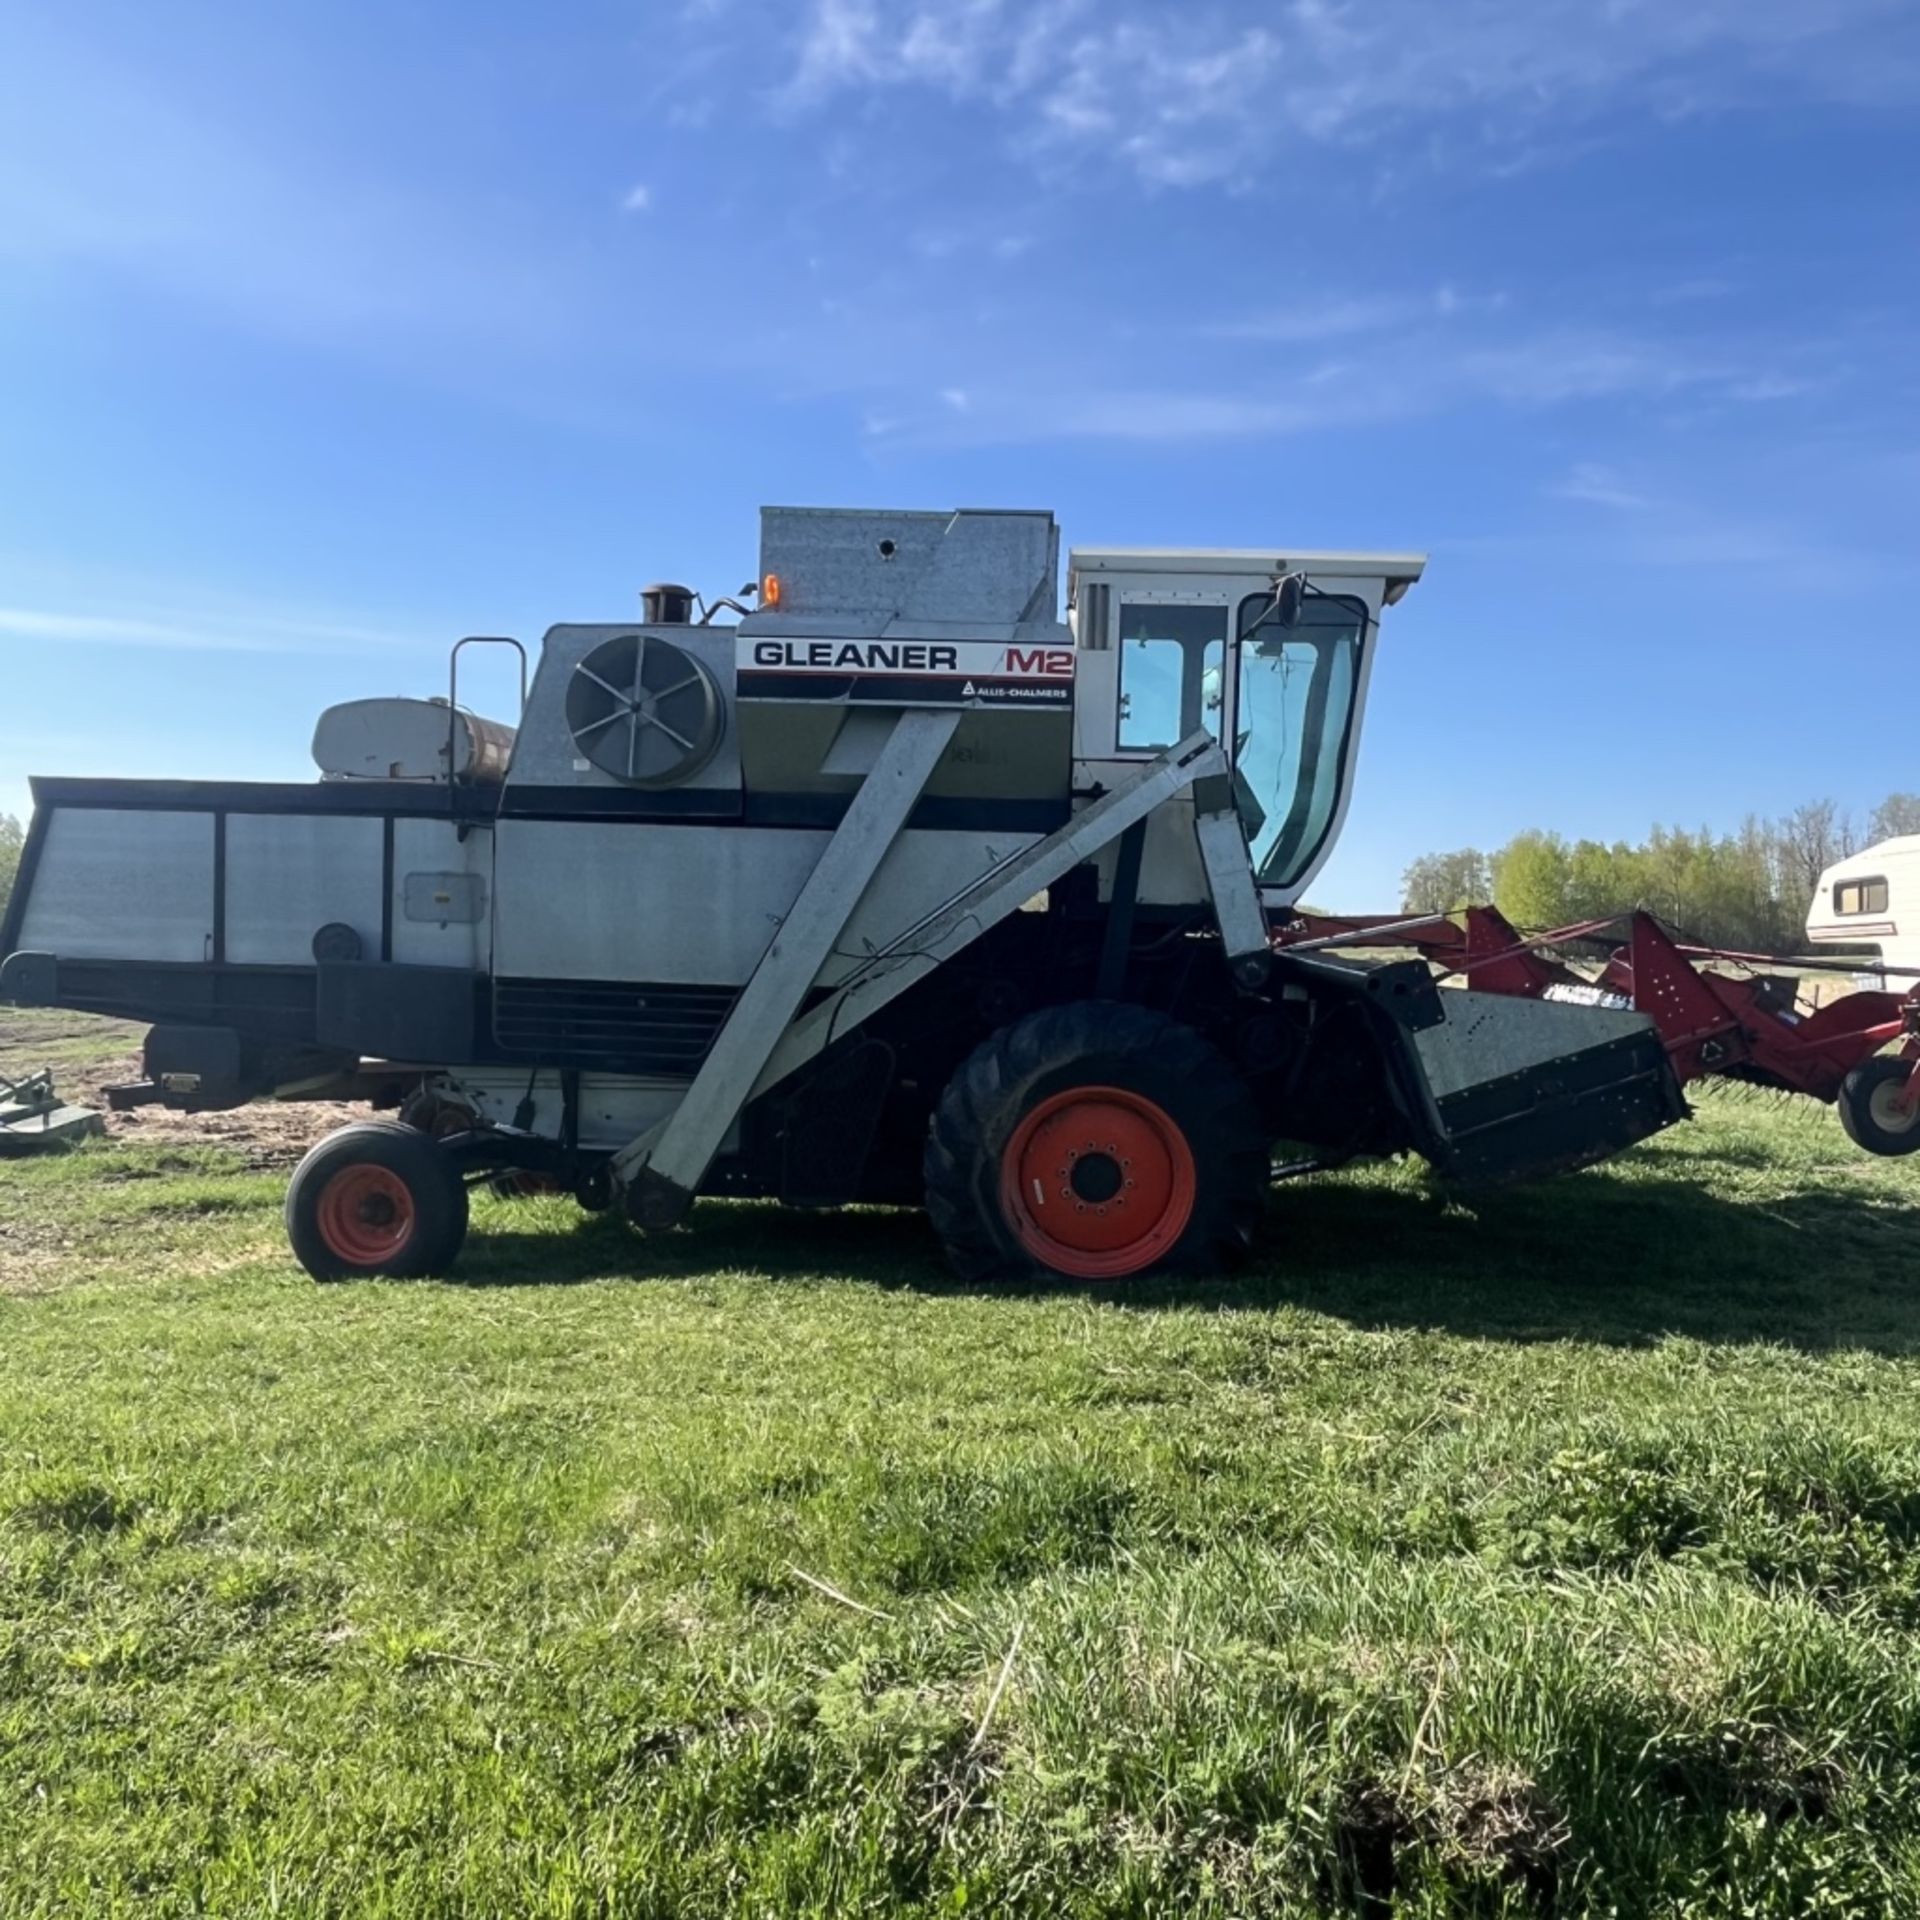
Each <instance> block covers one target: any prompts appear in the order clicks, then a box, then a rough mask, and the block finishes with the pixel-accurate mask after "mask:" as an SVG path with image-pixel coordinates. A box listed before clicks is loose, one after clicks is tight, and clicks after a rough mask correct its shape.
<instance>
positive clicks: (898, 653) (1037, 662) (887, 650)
mask: <svg viewBox="0 0 1920 1920" xmlns="http://www.w3.org/2000/svg"><path fill="white" fill-rule="evenodd" d="M996 656H997V657H996ZM753 664H754V665H755V666H756V667H768V668H774V669H779V668H786V669H787V670H788V671H792V670H794V669H795V668H799V669H802V670H811V671H813V672H829V673H970V674H978V675H981V676H984V677H992V676H994V675H1005V676H1007V677H1008V678H1018V679H1031V678H1042V679H1052V680H1071V679H1072V678H1073V649H1072V648H1071V647H993V646H988V645H984V644H982V643H980V642H978V641H973V642H969V643H967V644H966V645H964V646H941V645H939V644H937V643H935V642H932V641H925V640H756V641H755V642H754V643H753Z"/></svg>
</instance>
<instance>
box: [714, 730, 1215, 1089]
mask: <svg viewBox="0 0 1920 1920" xmlns="http://www.w3.org/2000/svg"><path fill="white" fill-rule="evenodd" d="M1225 769H1226V757H1225V755H1224V754H1223V753H1222V752H1221V750H1220V747H1219V743H1218V742H1217V741H1215V739H1214V738H1213V736H1212V735H1211V734H1210V733H1206V732H1204V731H1202V732H1198V733H1195V734H1192V735H1190V736H1189V737H1188V738H1187V739H1185V740H1183V741H1182V742H1181V743H1180V744H1179V745H1178V746H1177V747H1172V748H1169V749H1168V751H1167V752H1165V753H1163V754H1161V755H1160V757H1159V758H1158V759H1157V760H1152V761H1149V762H1148V763H1147V765H1146V766H1144V767H1142V768H1141V769H1140V771H1139V772H1138V773H1136V774H1134V775H1133V776H1132V777H1131V778H1130V779H1127V780H1123V781H1122V782H1121V783H1120V784H1119V785H1118V786H1116V787H1112V788H1110V789H1109V790H1108V791H1107V792H1106V793H1105V794H1103V795H1102V796H1101V797H1100V798H1099V799H1098V800H1096V801H1094V802H1093V804H1092V805H1091V806H1088V807H1086V808H1083V809H1082V810H1081V811H1080V812H1079V813H1077V814H1075V815H1074V816H1073V818H1072V819H1071V820H1069V821H1068V822H1067V824H1066V825H1065V826H1064V827H1061V828H1059V829H1057V830H1056V831H1055V832H1053V833H1050V834H1049V835H1048V836H1047V837H1046V838H1045V839H1044V840H1039V841H1036V842H1035V843H1034V844H1033V845H1032V846H1030V847H1027V848H1025V849H1023V850H1022V851H1021V852H1019V853H1017V854H1014V855H1012V856H1011V857H1010V858H1009V859H1007V860H1005V861H1003V862H1002V863H1001V865H999V866H998V867H996V868H994V869H993V871H992V872H990V873H988V874H985V875H983V876H982V877H981V878H980V879H979V880H977V881H976V882H975V883H974V884H973V885H972V886H971V887H969V888H968V889H967V890H966V891H965V892H964V893H961V894H959V895H957V896H956V897H955V898H954V899H952V900H950V901H949V902H948V903H947V904H946V905H945V906H944V907H941V908H939V909H937V910H936V911H935V912H934V913H932V914H930V915H929V916H928V917H927V918H926V919H924V920H922V921H920V922H919V923H918V924H917V925H915V926H912V927H909V928H907V929H906V930H905V931H904V932H903V933H901V934H899V935H897V936H896V937H895V938H894V939H893V940H892V941H890V942H889V943H888V944H887V945H886V946H885V947H883V948H882V949H881V950H880V952H878V953H876V954H875V955H874V956H873V958H872V959H871V960H869V961H868V962H867V963H866V965H865V966H863V967H862V968H861V969H860V970H859V971H858V972H857V973H855V974H854V975H853V976H852V977H851V978H849V979H848V980H847V981H846V982H845V983H844V984H843V985H842V986H841V987H840V988H839V989H838V990H837V991H836V992H835V993H833V994H832V995H830V996H829V997H828V998H827V999H825V1000H823V1001H822V1002H821V1003H820V1004H819V1005H818V1006H817V1007H814V1008H813V1009H812V1010H811V1011H810V1012H808V1014H807V1015H806V1017H805V1018H804V1019H802V1020H799V1021H796V1022H795V1023H794V1025H793V1026H792V1027H790V1028H789V1029H788V1030H787V1032H786V1034H785V1035H784V1036H783V1038H782V1039H781V1041H780V1044H779V1045H778V1046H776V1047H775V1048H774V1050H773V1052H772V1054H771V1055H770V1056H769V1057H768V1059H767V1063H766V1065H765V1067H764V1068H763V1069H762V1070H761V1073H760V1077H759V1079H758V1080H756V1081H755V1082H754V1085H753V1090H752V1093H751V1094H750V1095H749V1096H748V1097H749V1098H753V1097H755V1096H757V1095H759V1094H762V1093H765V1092H766V1091H767V1090H768V1089H769V1088H770V1087H773V1086H775V1085H777V1084H778V1083H779V1082H780V1081H782V1080H784V1079H785V1078H786V1077H787V1076H788V1075H789V1074H791V1073H794V1072H796V1071H798V1069H800V1068H801V1067H803V1066H805V1065H806V1064H807V1062H808V1061H810V1060H812V1059H814V1058H815V1057H816V1056H817V1055H818V1054H820V1053H821V1052H823V1051H824V1050H825V1049H826V1047H827V1045H828V1044H829V1043H830V1042H831V1041H834V1040H838V1039H841V1038H843V1037H844V1036H845V1035H847V1034H848V1033H850V1032H851V1031H852V1030H853V1029H854V1028H855V1027H857V1026H858V1025H859V1024H860V1023H861V1021H863V1020H865V1019H867V1018H869V1017H870V1016H871V1015H873V1014H875V1013H877V1012H878V1011H879V1010H880V1009H881V1008H882V1007H884V1006H885V1005H886V1004H887V1003H888V1002H889V1001H890V1000H894V999H897V998H898V997H899V996H900V995H901V994H903V993H905V992H906V991H907V989H908V988H909V987H911V986H913V985H915V984H916V983H917V982H919V981H921V980H924V979H925V978H926V977H927V975H928V974H930V973H932V972H933V971H934V970H935V969H936V968H937V967H941V966H944V965H945V964H946V963H947V962H948V961H949V960H951V959H952V958H953V957H954V955H956V954H957V953H959V952H960V951H961V950H962V949H963V948H965V947H968V946H970V945H971V944H972V943H973V942H974V941H975V940H977V939H979V937H980V936H981V935H982V934H983V933H985V932H986V931H987V930H988V929H989V928H991V927H994V926H997V925H998V924H999V923H1000V922H1001V921H1002V920H1004V919H1005V918H1006V917H1007V915H1008V914H1010V913H1013V912H1015V911H1016V910H1017V909H1018V908H1020V907H1021V906H1023V905H1024V904H1025V903H1026V902H1027V901H1029V900H1031V899H1032V898H1033V896H1034V895H1035V894H1036V893H1039V892H1041V891H1042V890H1043V889H1045V888H1047V887H1050V886H1052V885H1053V884H1054V883H1055V882H1056V881H1059V880H1061V879H1064V878H1065V877H1066V875H1067V874H1069V873H1070V872H1072V870H1073V869H1074V868H1075V867H1077V866H1079V865H1081V864H1082V863H1083V862H1084V861H1087V860H1091V859H1092V858H1093V857H1094V855H1095V854H1097V853H1098V852H1099V851H1100V850H1101V849H1102V848H1103V847H1105V846H1106V845H1107V844H1108V843H1109V842H1110V841H1113V840H1116V839H1118V838H1119V837H1120V835H1121V834H1123V833H1124V832H1126V830H1127V829H1128V828H1129V827H1130V826H1132V825H1133V824H1134V823H1135V822H1136V821H1139V820H1144V819H1146V818H1147V816H1148V815H1149V814H1151V813H1153V812H1154V811H1155V810H1156V809H1157V808H1159V807H1162V806H1164V805H1165V804H1166V803H1167V802H1168V801H1169V800H1171V799H1172V798H1173V797H1174V796H1175V795H1176V794H1178V793H1179V792H1181V791H1182V789H1184V788H1186V787H1188V786H1190V785H1192V784H1193V782H1194V781H1195V780H1198V779H1203V778H1205V777H1206V776H1207V775H1208V774H1212V773H1222V772H1224V771H1225ZM1241 857H1242V863H1243V865H1244V862H1245V855H1244V853H1243V854H1242V856H1241Z"/></svg>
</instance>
